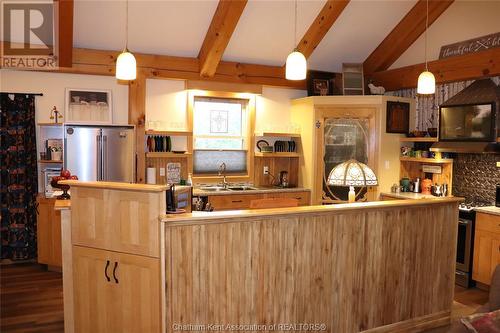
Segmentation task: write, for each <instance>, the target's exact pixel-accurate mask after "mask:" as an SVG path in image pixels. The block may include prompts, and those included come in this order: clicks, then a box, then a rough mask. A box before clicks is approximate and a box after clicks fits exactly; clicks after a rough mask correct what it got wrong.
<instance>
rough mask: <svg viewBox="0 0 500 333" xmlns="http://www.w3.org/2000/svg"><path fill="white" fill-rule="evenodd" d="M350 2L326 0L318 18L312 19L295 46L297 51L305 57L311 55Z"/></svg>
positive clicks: (345, 0) (346, 0)
mask: <svg viewBox="0 0 500 333" xmlns="http://www.w3.org/2000/svg"><path fill="white" fill-rule="evenodd" d="M349 1H350V0H328V1H327V2H326V3H325V5H324V6H323V8H322V9H321V11H320V12H319V14H318V16H316V18H315V19H314V22H313V23H312V24H311V26H310V27H309V29H307V32H306V33H305V34H304V37H302V39H301V40H300V42H299V44H298V45H297V49H298V50H299V51H300V52H301V53H302V54H303V55H304V56H305V57H306V58H309V56H310V55H311V54H312V53H313V51H314V50H315V49H316V47H317V46H318V45H319V43H320V42H321V40H323V37H325V35H326V34H327V32H328V31H329V30H330V28H331V27H332V26H333V24H334V23H335V21H337V19H338V18H339V16H340V14H342V12H343V11H344V9H345V7H347V5H348V4H349Z"/></svg>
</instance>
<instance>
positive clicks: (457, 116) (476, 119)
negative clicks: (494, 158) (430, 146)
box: [439, 103, 496, 142]
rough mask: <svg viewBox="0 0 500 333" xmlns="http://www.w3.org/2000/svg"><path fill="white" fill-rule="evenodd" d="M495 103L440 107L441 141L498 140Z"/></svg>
mask: <svg viewBox="0 0 500 333" xmlns="http://www.w3.org/2000/svg"><path fill="white" fill-rule="evenodd" d="M495 122H496V108H495V103H485V104H474V105H456V106H442V107H440V108H439V141H479V142H492V141H495V140H496V133H495V131H496V130H495V129H496V126H495Z"/></svg>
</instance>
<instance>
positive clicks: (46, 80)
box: [0, 69, 128, 124]
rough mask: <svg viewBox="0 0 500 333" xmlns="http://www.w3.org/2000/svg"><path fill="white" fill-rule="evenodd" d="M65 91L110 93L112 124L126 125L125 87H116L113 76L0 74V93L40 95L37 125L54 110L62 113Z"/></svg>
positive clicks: (46, 119) (1, 71)
mask: <svg viewBox="0 0 500 333" xmlns="http://www.w3.org/2000/svg"><path fill="white" fill-rule="evenodd" d="M66 88H84V89H110V90H111V91H112V93H111V95H112V98H113V123H114V124H127V123H128V86H127V85H123V84H118V83H117V82H116V79H115V78H114V77H112V76H98V75H79V74H60V73H45V72H29V71H11V70H4V69H2V70H0V90H1V91H4V92H21V93H25V92H31V93H43V96H40V97H36V121H37V122H49V121H50V119H49V117H50V111H51V110H52V108H53V107H54V106H56V107H57V109H58V110H59V111H61V112H64V103H65V102H64V99H65V89H66ZM63 121H64V118H63Z"/></svg>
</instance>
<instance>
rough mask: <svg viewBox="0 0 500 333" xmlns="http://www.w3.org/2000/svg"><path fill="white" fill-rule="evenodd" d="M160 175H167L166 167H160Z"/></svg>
mask: <svg viewBox="0 0 500 333" xmlns="http://www.w3.org/2000/svg"><path fill="white" fill-rule="evenodd" d="M160 176H161V177H163V176H165V168H160Z"/></svg>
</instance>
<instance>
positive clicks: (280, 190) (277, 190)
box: [193, 186, 311, 197]
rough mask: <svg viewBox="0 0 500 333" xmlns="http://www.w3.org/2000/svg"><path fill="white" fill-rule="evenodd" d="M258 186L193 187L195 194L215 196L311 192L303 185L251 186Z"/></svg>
mask: <svg viewBox="0 0 500 333" xmlns="http://www.w3.org/2000/svg"><path fill="white" fill-rule="evenodd" d="M251 187H255V188H257V189H256V190H245V191H238V190H231V191H206V190H202V189H199V188H194V189H193V196H200V197H204V196H214V195H232V194H265V193H284V192H287V193H293V192H305V191H308V192H310V191H311V190H310V189H307V188H303V187H275V186H273V187H260V186H251Z"/></svg>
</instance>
